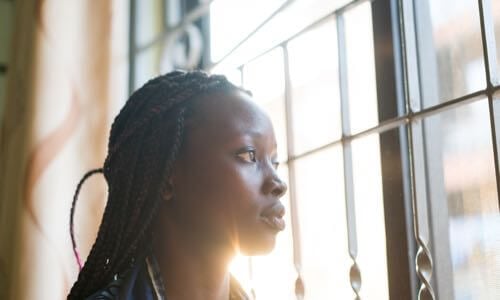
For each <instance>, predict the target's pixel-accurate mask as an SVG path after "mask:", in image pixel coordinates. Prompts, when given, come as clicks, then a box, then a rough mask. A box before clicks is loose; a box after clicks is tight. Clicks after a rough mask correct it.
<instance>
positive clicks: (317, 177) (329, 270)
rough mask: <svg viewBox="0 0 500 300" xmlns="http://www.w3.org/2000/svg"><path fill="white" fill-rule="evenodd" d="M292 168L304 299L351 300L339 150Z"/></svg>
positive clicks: (322, 153)
mask: <svg viewBox="0 0 500 300" xmlns="http://www.w3.org/2000/svg"><path fill="white" fill-rule="evenodd" d="M295 166H296V168H295V170H296V181H295V190H296V196H297V206H298V209H297V211H298V215H299V226H300V236H301V241H300V243H301V246H302V248H301V251H302V274H303V279H304V285H305V299H308V300H324V299H350V298H352V296H353V292H352V290H351V286H350V284H349V269H350V261H351V259H350V257H349V254H348V253H349V252H348V247H347V228H346V209H345V197H344V179H343V167H342V149H341V148H340V147H331V148H328V149H326V150H321V151H320V152H318V153H314V154H312V155H308V156H306V157H304V158H301V159H299V160H297V161H296V165H295Z"/></svg>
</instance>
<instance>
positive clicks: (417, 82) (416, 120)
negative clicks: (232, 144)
mask: <svg viewBox="0 0 500 300" xmlns="http://www.w3.org/2000/svg"><path fill="white" fill-rule="evenodd" d="M132 2H134V3H136V4H135V5H139V1H136V0H132ZM146 2H147V3H149V4H146ZM153 2H154V3H157V4H154V3H153ZM254 2H255V3H254ZM254 2H252V3H251V4H250V3H249V2H248V1H242V2H241V3H240V1H237V2H234V3H233V1H226V0H214V1H200V2H198V1H180V0H177V1H174V0H168V1H167V0H165V1H160V0H157V1H156V2H155V1H153V0H151V1H145V3H144V4H143V3H142V2H140V3H141V4H140V5H143V6H145V7H146V8H144V9H149V8H147V7H162V8H161V9H152V10H150V11H151V12H150V14H158V16H159V19H157V18H156V17H154V18H153V17H149V18H145V20H148V21H147V24H149V25H144V26H146V27H147V28H146V27H141V28H145V29H144V30H146V31H148V32H147V33H145V34H144V36H143V37H142V38H141V41H142V39H143V42H144V43H143V42H138V41H139V39H135V40H134V34H131V37H132V42H131V45H133V47H132V48H133V49H132V50H133V51H131V63H132V65H131V72H132V73H131V74H132V75H131V76H132V77H131V78H133V79H134V80H131V82H132V83H133V88H136V87H138V86H139V85H140V84H141V82H144V81H145V80H146V78H149V77H151V76H152V75H154V74H156V73H158V72H164V71H167V70H169V69H171V68H173V67H188V68H190V67H193V66H198V67H203V68H205V69H207V70H210V71H212V72H215V73H223V74H226V76H227V77H228V78H229V79H230V80H231V81H232V82H234V83H235V84H237V85H242V86H243V87H245V88H247V89H250V90H251V91H252V92H253V94H254V99H255V101H256V102H258V103H259V104H260V105H261V106H262V107H263V108H264V109H265V110H266V111H267V112H268V113H269V115H270V116H271V119H272V121H273V123H274V126H275V130H276V134H277V139H278V145H279V157H280V160H281V161H282V165H283V166H284V167H283V168H281V167H280V168H281V171H280V172H282V175H283V177H284V178H286V179H287V180H288V184H289V186H290V189H289V193H288V194H287V195H286V197H285V199H284V200H283V202H284V203H285V205H286V206H287V208H288V212H289V213H288V214H287V217H288V218H290V220H289V222H288V224H290V225H291V226H288V228H287V230H286V231H285V232H284V233H283V234H282V235H281V236H280V238H279V240H278V244H277V248H276V250H275V252H273V254H271V255H270V256H268V257H255V258H246V257H241V258H238V259H237V260H236V261H235V262H234V264H233V266H232V270H233V272H234V273H235V274H236V276H237V277H238V278H239V279H240V280H241V282H242V283H243V284H244V286H245V287H246V288H247V289H248V291H249V292H250V293H251V294H252V295H254V296H256V299H259V300H260V299H295V298H299V299H301V297H302V296H304V299H307V300H309V299H311V300H313V299H349V298H353V297H354V296H355V295H356V294H358V295H359V296H360V297H361V298H362V299H497V298H500V286H499V285H498V282H500V215H499V213H500V210H499V203H500V201H499V180H500V178H499V177H500V174H499V163H500V161H499V156H498V149H499V146H500V142H499V135H500V125H499V124H500V117H499V116H500V104H499V103H500V76H499V73H500V14H499V12H500V1H499V0H479V1H473V0H460V1H456V0H454V1H452V0H443V1H430V0H423V1H420V0H418V1H417V0H413V1H412V0H401V1H395V0H373V1H368V0H353V1H348V0H337V1H319V0H318V1H316V0H309V1H305V0H296V1H285V0H283V1H254ZM148 5H149V6H148ZM168 8H169V9H168ZM165 11H167V13H165V14H161V13H159V12H165ZM140 14H141V13H140V10H137V11H136V12H135V13H134V12H132V17H134V18H136V17H137V15H140ZM155 16H156V15H155ZM200 16H201V17H200ZM137 22H138V21H137ZM193 22H194V23H193ZM158 24H160V25H158ZM189 24H194V25H192V26H194V27H195V28H196V29H193V28H191V29H188V27H189ZM141 26H142V25H141ZM189 28H190V27H189ZM134 30H136V31H140V30H143V29H134ZM132 31H133V30H132ZM196 31H197V32H198V33H193V32H196ZM135 35H137V32H136V33H135ZM145 37H148V39H146V38H145ZM174 37H175V39H174ZM146 40H149V41H150V42H148V41H146ZM172 40H175V42H172ZM200 41H201V42H200ZM136 42H137V43H139V44H136ZM198 42H200V43H198ZM200 49H201V50H200ZM193 57H194V58H196V59H194V58H193ZM193 61H194V63H193ZM273 278H280V280H279V281H272V279H273Z"/></svg>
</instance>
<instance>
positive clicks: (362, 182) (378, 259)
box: [352, 135, 389, 300]
mask: <svg viewBox="0 0 500 300" xmlns="http://www.w3.org/2000/svg"><path fill="white" fill-rule="evenodd" d="M352 162H353V179H354V201H355V211H356V230H357V239H358V257H357V262H358V266H359V269H360V271H361V281H362V284H361V298H362V299H381V300H382V299H389V295H388V283H387V254H386V241H385V221H384V202H383V194H382V171H381V166H380V146H379V137H378V135H370V136H367V137H363V138H360V139H356V140H354V141H353V142H352Z"/></svg>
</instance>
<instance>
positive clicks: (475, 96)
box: [287, 87, 500, 161]
mask: <svg viewBox="0 0 500 300" xmlns="http://www.w3.org/2000/svg"><path fill="white" fill-rule="evenodd" d="M497 90H500V87H496V88H492V90H491V91H490V92H487V89H486V90H481V91H477V92H474V93H470V94H467V95H465V96H462V97H459V98H456V99H453V100H449V101H447V102H444V103H440V104H439V105H436V106H432V107H428V108H426V109H423V110H420V111H418V112H411V113H409V114H407V115H404V116H400V117H397V118H393V119H390V120H386V121H383V122H380V123H379V124H378V125H376V126H373V127H370V128H368V129H366V130H363V131H361V132H358V133H355V134H352V135H348V136H346V135H343V136H342V137H341V138H340V139H339V140H335V141H333V142H330V143H327V144H325V145H323V146H320V147H317V148H314V149H311V150H308V151H306V152H304V153H301V154H297V155H292V156H289V157H288V160H287V161H292V160H297V159H300V158H303V157H305V156H308V155H311V154H314V153H317V152H319V151H321V150H324V149H327V148H330V147H333V146H335V145H340V144H342V143H346V142H350V141H352V140H355V139H358V138H361V137H364V136H367V135H370V134H374V133H382V132H385V131H388V130H392V129H395V128H397V127H399V126H401V125H405V124H408V123H410V122H411V121H412V120H413V119H420V118H425V117H429V116H432V115H435V114H438V113H440V112H442V111H445V110H448V109H453V108H456V107H458V106H460V105H464V104H468V103H472V102H475V101H478V100H479V97H480V96H484V97H487V96H488V94H490V95H491V94H493V93H494V92H495V91H497Z"/></svg>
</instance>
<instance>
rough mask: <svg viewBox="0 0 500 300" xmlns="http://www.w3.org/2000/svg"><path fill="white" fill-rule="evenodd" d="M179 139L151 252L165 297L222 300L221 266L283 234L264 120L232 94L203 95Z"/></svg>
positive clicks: (225, 277)
mask: <svg viewBox="0 0 500 300" xmlns="http://www.w3.org/2000/svg"><path fill="white" fill-rule="evenodd" d="M205 98H206V99H201V100H202V101H200V103H199V104H200V105H198V106H197V108H196V111H195V112H194V116H193V118H191V121H190V122H187V124H186V135H185V136H186V138H185V141H184V145H183V148H182V150H181V154H180V156H179V158H178V159H177V161H176V163H175V166H174V171H173V174H172V176H171V177H170V178H169V190H168V192H167V194H166V195H165V199H166V201H165V204H164V205H163V207H162V209H161V212H160V217H159V218H158V222H157V223H156V226H155V229H156V230H155V232H156V234H155V249H154V251H155V255H156V257H157V258H158V260H159V264H160V270H161V274H162V277H163V279H164V283H165V289H166V296H167V299H169V300H184V299H186V300H187V299H189V300H197V299H204V300H207V299H208V300H227V299H229V278H230V276H229V271H228V265H229V263H230V262H231V260H232V259H233V258H234V256H235V255H236V254H237V253H239V252H241V253H244V254H247V255H256V254H265V253H268V252H270V251H271V250H272V249H273V248H274V245H275V242H276V235H277V233H278V232H279V231H280V230H283V226H284V223H283V214H284V208H283V206H282V205H281V203H280V202H279V198H280V197H281V196H283V195H284V194H285V192H286V190H287V187H286V185H285V183H284V182H283V181H281V180H280V179H279V177H278V175H277V173H276V168H277V157H276V139H275V136H274V130H273V127H272V124H271V122H270V120H269V118H268V116H267V115H266V114H265V113H264V112H263V111H262V110H261V109H260V108H258V107H257V106H256V105H255V104H254V103H253V102H251V98H250V97H249V96H248V95H246V94H244V93H242V92H239V91H235V92H231V93H227V92H226V93H217V94H212V95H209V96H205Z"/></svg>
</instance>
